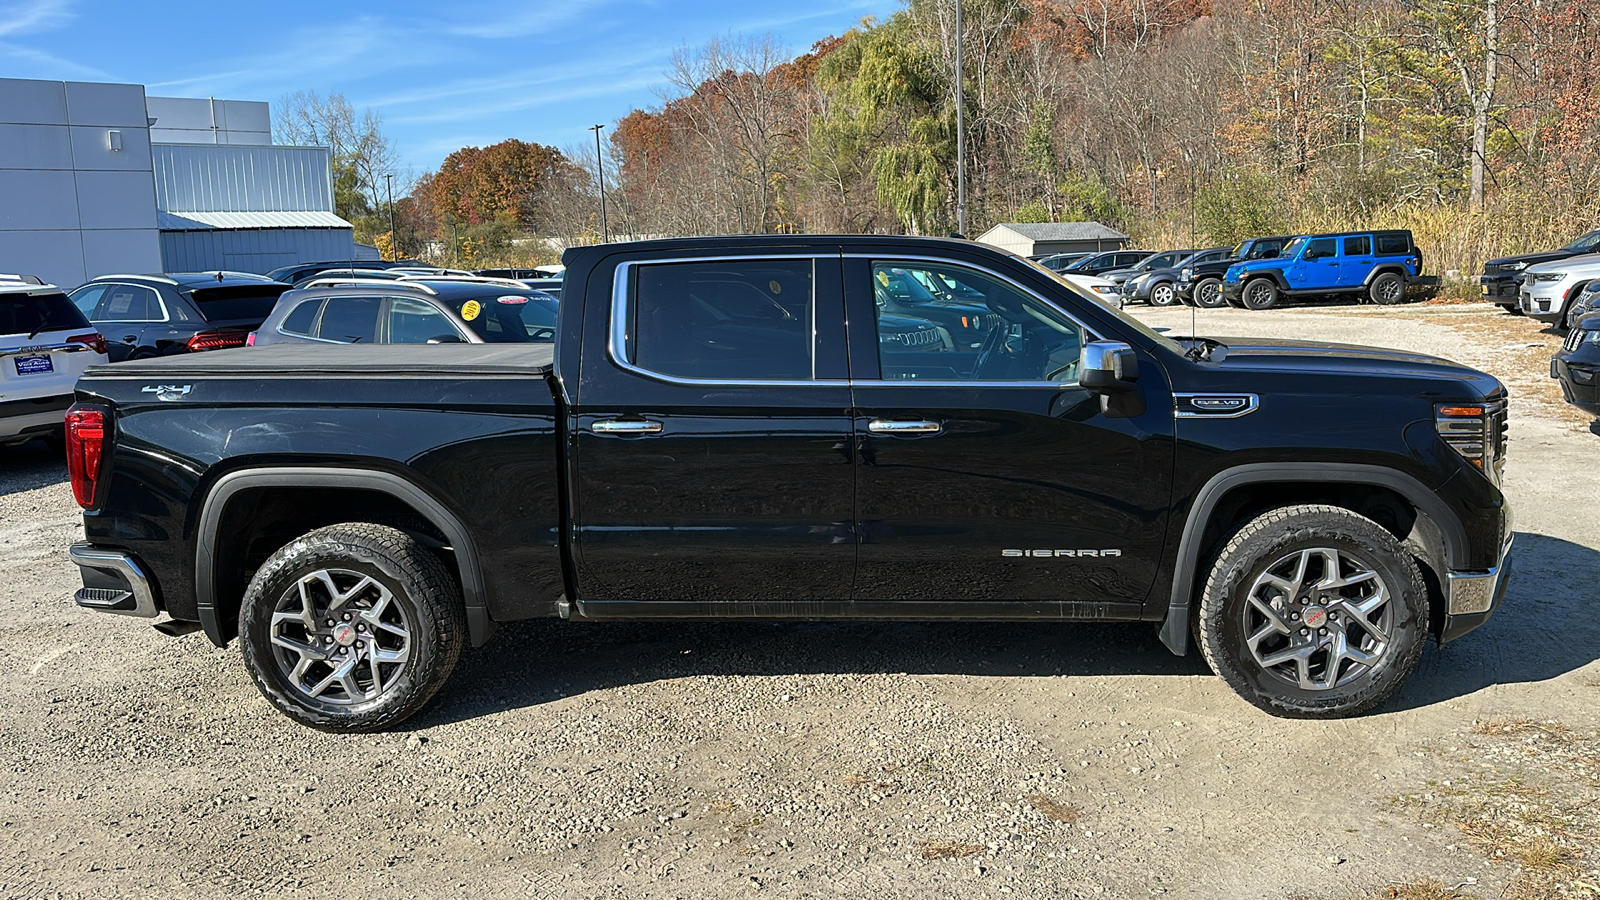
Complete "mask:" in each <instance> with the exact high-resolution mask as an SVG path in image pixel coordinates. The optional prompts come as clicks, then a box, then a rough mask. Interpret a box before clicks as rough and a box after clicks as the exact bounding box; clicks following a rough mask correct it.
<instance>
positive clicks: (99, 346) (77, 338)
mask: <svg viewBox="0 0 1600 900" xmlns="http://www.w3.org/2000/svg"><path fill="white" fill-rule="evenodd" d="M67 343H69V344H84V345H86V346H87V347H88V348H89V349H90V350H93V351H94V352H96V353H98V354H100V355H101V356H104V355H105V354H106V339H105V338H103V337H101V336H100V332H98V331H96V332H94V333H93V334H75V335H73V336H72V337H69V338H67Z"/></svg>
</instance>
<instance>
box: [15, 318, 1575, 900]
mask: <svg viewBox="0 0 1600 900" xmlns="http://www.w3.org/2000/svg"><path fill="white" fill-rule="evenodd" d="M1136 314H1138V315H1140V316H1141V317H1143V318H1145V319H1147V320H1148V321H1150V322H1151V323H1152V324H1154V325H1157V326H1161V327H1171V328H1173V329H1174V330H1175V331H1176V332H1180V333H1182V332H1187V330H1188V322H1189V317H1188V313H1187V311H1182V312H1179V311H1175V310H1148V309H1141V310H1136ZM1200 325H1201V330H1202V331H1203V332H1204V333H1210V334H1219V335H1226V334H1241V335H1242V334H1256V335H1268V336H1302V337H1311V338H1319V339H1326V340H1339V341H1349V342H1355V343H1372V344H1381V345H1387V346H1395V347H1405V348H1410V349H1417V350H1422V351H1426V352H1431V353H1437V354H1440V355H1443V356H1449V357H1452V358H1456V359H1459V360H1462V361H1464V362H1468V363H1470V364H1473V365H1477V366H1480V367H1483V368H1486V369H1487V370H1489V371H1491V372H1494V373H1496V374H1497V375H1499V376H1501V377H1502V378H1503V379H1505V380H1506V381H1507V382H1508V383H1509V384H1511V385H1512V387H1513V390H1514V392H1515V394H1514V397H1515V399H1514V401H1513V407H1512V409H1513V414H1512V423H1513V426H1512V431H1511V446H1510V451H1509V454H1510V460H1509V463H1508V465H1507V475H1506V481H1507V484H1508V489H1509V491H1510V493H1511V495H1512V497H1513V499H1514V502H1515V504H1516V507H1517V522H1518V528H1519V535H1518V539H1517V540H1518V544H1517V552H1518V560H1517V567H1518V571H1517V576H1516V578H1515V579H1514V580H1513V581H1512V583H1511V587H1510V591H1509V594H1508V597H1507V600H1506V605H1505V608H1504V609H1503V610H1502V611H1501V612H1500V614H1499V615H1498V616H1497V617H1496V618H1495V619H1494V620H1493V621H1492V622H1491V623H1490V624H1489V625H1488V626H1486V627H1485V628H1483V629H1481V630H1479V631H1478V632H1476V633H1474V634H1472V635H1469V636H1468V637H1466V638H1463V639H1462V640H1460V641H1458V642H1456V643H1454V644H1451V645H1450V646H1448V647H1445V648H1443V649H1440V648H1437V647H1430V648H1429V649H1428V650H1427V652H1426V653H1425V654H1424V656H1423V660H1422V664H1421V667H1420V669H1419V671H1418V672H1417V674H1416V675H1415V676H1414V677H1413V678H1412V679H1411V681H1410V682H1408V683H1407V685H1406V686H1405V688H1404V689H1403V690H1402V691H1401V692H1400V693H1399V694H1398V695H1397V696H1396V697H1395V698H1394V699H1392V700H1391V701H1389V702H1388V703H1387V704H1385V705H1384V706H1383V707H1382V708H1381V709H1380V710H1379V711H1378V712H1376V713H1374V714H1371V715H1368V716H1365V717H1363V718H1360V719H1356V720H1351V721H1340V722H1325V723H1318V722H1300V721H1285V720H1279V719H1273V718H1270V717H1267V716H1265V715H1263V714H1261V713H1260V712H1258V711H1256V710H1255V709H1254V708H1252V707H1250V706H1248V705H1247V704H1245V703H1244V702H1243V701H1241V700H1239V699H1237V698H1235V697H1234V696H1233V695H1232V694H1231V693H1229V692H1228V690H1227V689H1226V688H1225V687H1224V686H1223V684H1222V683H1221V681H1220V680H1218V679H1216V678H1214V677H1212V676H1211V675H1210V674H1209V673H1208V672H1207V671H1206V670H1205V667H1204V665H1203V663H1202V662H1201V661H1200V660H1199V658H1198V657H1197V656H1195V655H1191V656H1189V657H1188V658H1184V659H1179V658H1175V657H1173V656H1171V655H1170V654H1168V653H1167V652H1166V651H1165V650H1164V649H1163V648H1162V647H1161V645H1160V644H1159V643H1158V642H1157V640H1156V638H1155V634H1154V630H1153V629H1152V628H1150V627H1148V626H1140V625H1022V624H1011V625H991V624H947V623H942V624H922V625H918V624H893V625H889V624H877V623H868V624H833V623H829V624H800V625H772V624H759V623H727V624H660V623H650V624H640V625H622V624H613V625H600V624H589V625H579V624H573V623H563V622H528V623H519V624H514V625H511V626H507V627H503V628H502V629H501V631H500V633H499V634H498V635H497V636H496V639H495V640H494V641H493V642H492V643H491V644H490V645H489V646H488V647H485V648H483V649H481V650H478V651H473V652H470V653H469V654H468V655H467V656H466V657H465V658H464V659H463V663H462V665H461V667H460V668H459V669H458V670H457V672H456V675H455V677H454V678H453V679H452V680H451V682H450V684H449V685H448V686H447V687H446V688H445V691H444V693H443V694H441V696H440V697H438V698H437V699H436V700H435V701H434V703H433V705H432V706H431V707H430V708H429V709H428V710H427V711H425V712H424V713H423V714H422V715H420V716H418V717H417V718H416V719H414V720H412V722H410V723H408V726H407V730H405V731H403V732H400V733H394V734H385V735H375V736H356V737H340V736H331V735H325V734H320V733H317V732H312V731H307V730H304V729H301V728H298V727H295V726H293V725H292V724H290V723H289V722H288V721H287V720H286V719H284V718H282V717H281V716H279V715H277V714H275V713H274V712H273V711H272V710H271V709H270V708H269V707H268V706H267V704H266V702H265V701H264V700H262V699H261V697H260V696H259V695H258V694H257V693H256V692H255V690H254V688H253V687H252V686H251V684H250V682H249V679H248V677H247V676H246V675H245V673H244V670H243V668H242V666H241V664H240V662H239V660H238V656H237V653H236V651H231V650H228V651H225V650H217V649H214V648H212V647H211V646H210V645H209V644H208V643H207V642H206V641H205V639H204V638H203V637H201V636H199V635H190V636H187V637H184V638H176V639H174V638H168V637H165V636H162V635H160V634H158V633H157V632H155V631H153V630H152V629H150V628H149V627H147V626H146V625H145V624H143V623H141V622H139V621H137V620H131V619H123V618H118V617H111V616H104V615H98V614H93V613H89V612H85V611H81V610H79V609H77V608H76V607H74V606H73V605H72V603H71V600H70V595H71V592H72V590H73V589H74V588H75V587H76V573H75V570H74V569H73V567H72V566H71V565H70V564H69V563H67V562H66V560H65V556H64V549H65V547H66V545H67V544H68V543H70V542H71V541H72V540H73V539H75V537H76V535H78V534H80V533H81V527H80V525H79V520H78V517H77V516H76V515H75V512H74V510H75V507H74V505H73V503H72V498H71V493H70V490H69V489H68V487H67V486H66V484H65V483H64V478H65V473H64V470H63V469H64V467H63V466H61V465H60V464H59V463H58V462H56V460H55V459H54V458H53V457H52V456H51V455H50V454H48V453H47V452H46V451H45V450H44V449H43V448H42V447H39V448H37V449H35V448H31V447H30V448H23V449H17V450H9V451H0V571H3V572H4V574H5V577H6V580H7V581H8V582H9V583H10V584H11V585H12V589H11V590H10V591H8V592H7V593H6V594H5V595H4V596H3V598H0V610H3V612H4V615H3V616H0V705H3V707H4V708H5V709H7V710H9V715H8V716H7V718H6V719H5V722H4V725H3V726H0V897H6V898H12V897H29V898H31V897H36V896H37V897H48V896H66V897H78V896H84V897H104V896H159V897H189V896H196V897H232V896H238V895H255V894H273V895H279V896H288V897H300V896H304V897H313V896H316V897H326V896H352V895H356V894H382V895H384V896H390V897H413V896H415V897H439V896H457V895H460V896H472V897H485V896H488V897H498V896H506V897H535V898H554V897H628V898H640V897H649V898H653V897H662V898H667V897H702V896H724V895H735V896H746V895H749V896H755V895H770V896H781V897H851V898H859V897H862V896H866V895H869V894H875V895H878V896H884V897H926V896H950V895H960V896H963V897H1001V896H1013V897H1098V896H1105V897H1148V896H1152V895H1168V896H1175V897H1203V898H1214V897H1222V896H1227V897H1286V896H1297V897H1298V896H1309V897H1328V898H1338V897H1351V896H1361V897H1369V896H1375V895H1377V893H1378V892H1385V891H1389V890H1391V888H1389V887H1386V886H1390V885H1396V884H1401V883H1412V882H1417V881H1418V880H1421V879H1431V880H1434V881H1437V882H1439V883H1441V884H1443V885H1445V886H1447V887H1459V888H1460V890H1462V891H1463V892H1464V893H1465V894H1468V895H1471V896H1482V897H1491V896H1502V895H1504V894H1505V892H1507V891H1511V892H1513V894H1515V893H1516V892H1518V891H1524V888H1525V887H1526V884H1527V883H1528V882H1527V879H1526V878H1525V873H1524V871H1523V870H1524V869H1525V868H1526V867H1527V866H1528V865H1530V863H1528V861H1527V859H1525V858H1523V857H1519V856H1516V855H1515V854H1512V855H1510V856H1508V855H1507V854H1506V853H1504V852H1496V851H1494V850H1492V849H1491V848H1489V846H1488V845H1487V844H1485V843H1484V842H1482V841H1476V840H1467V839H1464V838H1463V836H1462V831H1463V828H1462V827H1461V825H1460V823H1459V822H1455V820H1453V819H1451V818H1450V809H1454V808H1455V807H1453V806H1452V807H1449V808H1445V807H1444V806H1441V805H1440V804H1443V803H1444V802H1445V801H1443V800H1441V801H1439V803H1438V804H1435V803H1433V802H1432V798H1437V797H1445V798H1446V799H1447V800H1449V802H1450V803H1456V802H1457V801H1458V800H1460V795H1459V793H1455V794H1452V793H1449V792H1441V791H1438V790H1437V789H1436V786H1437V785H1439V784H1441V783H1448V784H1453V785H1459V784H1467V783H1470V782H1469V779H1470V777H1471V776H1473V775H1474V773H1477V772H1478V769H1479V768H1480V766H1481V761H1480V756H1479V754H1476V753H1474V752H1470V750H1471V748H1474V747H1477V746H1479V745H1481V744H1483V743H1484V742H1487V741H1493V740H1502V738H1499V737H1496V736H1495V735H1498V734H1501V733H1502V732H1505V733H1512V732H1516V728H1517V727H1520V726H1513V725H1503V726H1502V725H1493V726H1488V727H1489V728H1490V730H1489V731H1485V728H1486V726H1485V724H1484V723H1515V722H1522V721H1524V720H1526V719H1529V718H1533V719H1537V720H1539V721H1541V722H1550V723H1557V724H1550V725H1545V726H1540V729H1541V730H1538V731H1537V732H1536V733H1537V735H1549V734H1552V733H1556V732H1555V731H1554V729H1560V733H1561V734H1566V735H1575V736H1579V737H1574V738H1573V739H1572V741H1587V740H1589V739H1588V738H1587V737H1581V736H1585V735H1592V734H1594V733H1595V732H1596V730H1597V728H1600V723H1597V722H1596V718H1597V710H1600V704H1597V703H1596V700H1597V699H1600V687H1597V684H1600V663H1597V661H1596V660H1597V659H1600V625H1597V618H1596V616H1595V615H1594V614H1593V606H1594V602H1595V599H1596V589H1595V585H1596V583H1600V502H1596V501H1600V487H1597V476H1596V475H1595V467H1594V460H1595V458H1596V457H1595V450H1596V448H1597V446H1600V444H1597V441H1600V437H1597V436H1596V434H1595V433H1593V432H1591V430H1590V426H1589V423H1588V421H1587V420H1586V419H1584V418H1583V417H1579V416H1575V415H1573V414H1572V413H1571V411H1570V410H1568V409H1567V408H1566V407H1565V406H1564V405H1562V404H1560V402H1559V395H1554V400H1552V394H1551V392H1550V390H1549V388H1550V385H1549V383H1548V379H1545V378H1544V375H1545V373H1547V371H1548V362H1547V360H1548V357H1549V354H1550V352H1551V351H1552V350H1553V349H1554V347H1555V345H1556V343H1557V338H1556V337H1555V336H1553V335H1551V334H1547V333H1541V332H1540V331H1539V329H1538V327H1537V326H1536V325H1535V323H1531V322H1529V321H1527V320H1524V319H1514V318H1511V317H1507V316H1504V315H1502V314H1500V313H1498V312H1497V311H1494V309H1493V308H1492V307H1480V306H1455V307H1444V308H1435V307H1402V308H1399V309H1367V308H1360V309H1349V308H1344V309H1330V308H1313V309H1295V310H1285V311H1279V312H1272V313H1250V312H1243V311H1237V310H1217V311H1203V312H1202V313H1201V314H1200ZM1530 345H1535V346H1530ZM1494 728H1500V729H1501V731H1498V732H1497V731H1493V729H1494ZM1506 729H1510V731H1506ZM1485 735H1488V736H1485ZM1572 741H1567V742H1565V743H1562V742H1555V743H1556V744H1559V746H1561V747H1563V748H1566V750H1567V751H1571V748H1573V747H1578V746H1582V747H1589V746H1594V745H1591V744H1588V743H1573V742H1572ZM1544 743H1551V742H1550V741H1545V742H1544ZM1516 746H1517V747H1521V746H1522V744H1517V745H1516ZM1528 746H1530V747H1535V748H1537V747H1538V746H1541V744H1540V742H1538V741H1532V742H1530V743H1528ZM1520 753H1521V750H1518V754H1520ZM1503 756H1504V754H1502V756H1501V757H1496V759H1501V758H1502V757H1503ZM1504 758H1507V759H1509V758H1516V759H1522V758H1523V756H1521V755H1517V754H1512V756H1510V757H1504ZM1531 758H1533V759H1534V760H1535V762H1534V763H1533V764H1532V768H1531V769H1529V774H1528V776H1527V777H1537V776H1538V775H1539V773H1540V771H1542V770H1541V768H1540V766H1539V764H1538V762H1537V760H1538V757H1531ZM1496 771H1497V772H1498V771H1499V770H1496ZM1566 771H1577V770H1573V769H1571V768H1570V767H1568V768H1566V769H1563V768H1561V767H1559V766H1557V767H1554V768H1549V769H1548V771H1547V772H1546V774H1549V773H1550V772H1566ZM1583 771H1584V772H1591V771H1592V770H1588V769H1586V770H1583ZM1480 774H1481V773H1480ZM1560 789H1561V790H1562V791H1565V792H1567V793H1566V794H1563V796H1565V797H1567V799H1570V800H1572V801H1573V802H1574V803H1580V802H1581V801H1585V800H1586V802H1587V803H1588V804H1589V806H1588V808H1589V809H1591V810H1592V809H1593V808H1594V805H1595V804H1596V803H1597V802H1600V787H1597V786H1596V781H1595V779H1594V778H1593V777H1589V776H1582V777H1580V776H1579V775H1573V776H1572V777H1570V778H1568V777H1564V776H1563V777H1562V779H1561V786H1560ZM1573 791H1576V792H1577V794H1576V795H1575V796H1568V795H1570V794H1571V792H1573ZM1418 797H1422V798H1424V800H1423V801H1418V799H1417V798H1418ZM1513 800H1515V798H1513ZM1507 802H1512V801H1507ZM1519 802H1520V801H1519ZM1580 805H1581V804H1580ZM1463 808H1464V807H1463ZM1473 809H1474V810H1477V812H1475V813H1474V814H1479V813H1481V812H1482V810H1481V809H1479V808H1478V807H1473ZM1451 822H1455V824H1454V825H1451V824H1449V823H1451ZM1588 833H1590V834H1592V833H1593V832H1592V831H1590V832H1588ZM1469 836H1470V835H1469ZM1569 843H1571V845H1572V847H1571V850H1570V854H1569V856H1567V857H1563V859H1567V860H1568V861H1570V862H1571V863H1572V867H1571V872H1572V879H1576V880H1577V881H1576V883H1584V882H1582V881H1581V878H1586V877H1593V876H1589V875H1587V874H1585V873H1586V872H1587V871H1589V869H1584V868H1583V864H1581V863H1580V861H1582V860H1585V859H1587V857H1585V856H1584V854H1585V853H1586V852H1589V850H1591V849H1592V848H1590V847H1589V846H1588V845H1587V844H1585V843H1583V841H1582V840H1575V842H1574V841H1569ZM1501 849H1503V844H1502V845H1501ZM1591 863H1592V861H1591ZM1590 868H1591V869H1592V865H1590ZM1566 871H1567V870H1565V869H1562V870H1559V871H1558V872H1557V874H1558V875H1560V876H1561V877H1566V875H1564V874H1562V873H1565V872H1566ZM1572 879H1569V880H1572ZM1558 882H1559V879H1556V881H1552V882H1551V883H1553V884H1554V883H1558ZM1542 883H1543V882H1541V884H1542ZM1463 885H1465V886H1463ZM1573 891H1574V893H1573V894H1572V895H1573V896H1588V895H1586V894H1583V893H1582V891H1581V890H1579V889H1576V888H1574V889H1573ZM1597 893H1600V890H1597ZM1522 895H1526V893H1525V891H1524V894H1522Z"/></svg>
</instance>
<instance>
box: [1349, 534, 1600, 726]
mask: <svg viewBox="0 0 1600 900" xmlns="http://www.w3.org/2000/svg"><path fill="white" fill-rule="evenodd" d="M1514 559H1515V563H1514V565H1513V571H1512V576H1511V583H1510V585H1509V586H1508V587H1507V588H1506V598H1505V602H1504V603H1503V604H1502V605H1501V607H1500V609H1499V610H1498V611H1497V612H1496V613H1495V614H1494V617H1493V618H1491V619H1490V620H1489V622H1488V624H1486V625H1484V626H1483V627H1482V628H1479V629H1478V630H1477V631H1474V632H1472V633H1471V634H1468V635H1467V636H1466V637H1463V638H1460V639H1459V640H1456V641H1452V642H1451V643H1449V644H1446V645H1444V646H1443V647H1437V646H1430V647H1429V648H1428V650H1427V652H1425V653H1423V655H1422V662H1421V664H1420V665H1419V666H1418V667H1417V671H1416V673H1415V674H1414V675H1412V676H1411V678H1410V680H1408V681H1407V682H1406V684H1405V685H1404V686H1403V687H1402V688H1401V689H1400V691H1399V692H1398V693H1397V694H1395V696H1394V697H1391V698H1390V699H1389V701H1388V702H1387V703H1385V704H1384V705H1383V706H1382V707H1380V709H1381V710H1399V709H1410V708H1415V707H1419V706H1427V705H1429V704H1433V703H1438V702H1441V701H1444V700H1449V699H1451V698H1454V697H1461V696H1465V695H1467V694H1471V693H1474V692H1476V691H1480V690H1482V689H1484V688H1486V687H1489V686H1490V685H1495V684H1517V683H1524V682H1536V681H1548V680H1550V679H1552V678H1556V677H1558V676H1560V675H1565V674H1566V673H1568V672H1571V671H1574V670H1576V669H1580V668H1582V667H1584V666H1586V665H1588V664H1589V663H1592V662H1594V661H1595V660H1596V659H1600V588H1596V585H1600V551H1596V550H1594V549H1593V548H1590V547H1585V546H1583V545H1581V544H1574V543H1572V542H1571V541H1565V540H1562V539H1561V538H1556V537H1550V536H1548V535H1543V534H1532V533H1529V532H1525V531H1519V532H1517V541H1516V549H1515V551H1514Z"/></svg>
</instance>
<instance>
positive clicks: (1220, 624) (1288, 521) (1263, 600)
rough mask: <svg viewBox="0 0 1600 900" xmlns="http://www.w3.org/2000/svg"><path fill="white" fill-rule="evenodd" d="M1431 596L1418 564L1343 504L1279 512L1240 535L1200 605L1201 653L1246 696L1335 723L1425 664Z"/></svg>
mask: <svg viewBox="0 0 1600 900" xmlns="http://www.w3.org/2000/svg"><path fill="white" fill-rule="evenodd" d="M1427 625H1428V600H1427V593H1426V588H1425V587H1424V585H1423V581H1422V573H1421V570H1420V569H1418V567H1417V563H1416V560H1414V559H1412V557H1411V555H1410V554H1409V553H1407V552H1406V551H1405V549H1404V548H1403V547H1401V546H1400V543H1399V542H1398V541H1397V540H1396V539H1395V537H1394V536H1393V535H1391V534H1390V533H1389V532H1387V531H1385V530H1384V529H1383V528H1382V527H1381V526H1379V525H1378V524H1377V523H1376V522H1373V521H1372V520H1371V519H1368V518H1366V517H1365V516H1361V515H1358V514H1356V513H1354V512H1351V511H1350V510H1348V509H1344V508H1342V507H1337V506H1321V505H1305V506H1289V507H1283V508H1280V509H1275V510H1271V511H1269V512H1266V513H1263V514H1262V515H1260V516H1258V517H1256V518H1255V519H1253V520H1251V521H1250V522H1248V523H1246V524H1245V525H1244V526H1243V527H1242V528H1240V529H1239V530H1238V531H1236V532H1234V534H1233V536H1232V537H1230V538H1229V539H1228V541H1227V543H1226V544H1225V545H1224V546H1223V548H1222V551H1221V552H1220V553H1219V554H1218V555H1217V557H1216V561H1215V563H1214V564H1213V565H1212V567H1211V573H1210V577H1209V578H1208V579H1207V580H1206V586H1205V591H1204V593H1203V594H1202V596H1201V598H1200V620H1199V627H1198V631H1199V638H1200V650H1201V653H1202V654H1204V656H1205V658H1206V662H1207V663H1209V664H1210V666H1211V668H1212V670H1213V671H1215V672H1216V673H1217V674H1218V675H1220V676H1221V677H1222V679H1223V681H1225V682H1227V684H1228V687H1230V688H1232V689H1233V691H1234V692H1235V693H1237V694H1238V695H1239V696H1240V697H1243V698H1244V699H1245V700H1246V701H1248V702H1250V703H1251V704H1253V705H1255V706H1256V707H1258V708H1260V709H1263V710H1265V711H1267V712H1269V713H1271V714H1273V715H1275V716H1283V717H1286V718H1301V719H1332V718H1343V717H1346V716H1354V715H1358V714H1360V713H1363V712H1366V711H1367V710H1369V709H1372V708H1373V707H1374V706H1377V705H1378V704H1379V703H1382V702H1383V701H1384V700H1385V699H1387V698H1388V697H1389V695H1391V694H1393V693H1394V692H1395V690H1396V689H1398V688H1399V687H1400V684H1401V683H1402V682H1404V681H1405V679H1406V677H1407V676H1409V675H1410V674H1411V672H1412V671H1413V670H1414V669H1416V666H1417V661H1418V660H1419V659H1420V658H1421V656H1422V644H1423V640H1424V638H1425V637H1426V636H1427Z"/></svg>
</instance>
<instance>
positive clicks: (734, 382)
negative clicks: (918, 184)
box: [606, 253, 851, 387]
mask: <svg viewBox="0 0 1600 900" xmlns="http://www.w3.org/2000/svg"><path fill="white" fill-rule="evenodd" d="M836 258H838V257H837V254H833V253H786V254H768V253H761V254H754V253H752V254H744V255H738V256H695V257H685V258H683V259H657V260H650V261H649V262H636V261H631V260H630V261H625V262H620V263H617V271H616V274H615V275H614V276H612V279H611V330H610V336H609V338H608V339H607V341H606V354H607V355H608V356H609V357H610V358H611V362H612V363H613V364H614V365H616V366H617V367H618V368H620V369H622V370H623V371H625V372H631V373H633V374H635V375H640V376H643V377H645V378H649V379H652V380H655V381H663V382H666V383H667V384H682V385H705V386H711V387H728V386H744V387H848V386H849V385H850V383H851V382H850V381H849V380H848V379H844V378H838V379H832V380H827V379H816V378H813V379H811V380H808V381H792V380H791V381H783V380H762V379H744V378H728V379H720V378H684V377H681V376H678V375H668V374H666V373H665V372H656V371H654V370H651V369H646V368H643V367H641V366H638V365H636V364H634V362H633V360H632V359H631V358H630V357H629V355H628V354H627V352H626V348H627V346H628V312H629V306H630V305H631V304H630V303H629V302H628V289H629V286H630V285H631V284H632V278H633V272H634V270H635V269H638V268H640V267H643V266H670V265H676V264H678V263H705V262H749V261H755V262H761V261H765V260H774V259H807V260H811V263H812V271H813V274H812V284H811V322H810V323H809V324H810V326H811V372H812V374H813V375H815V374H816V371H817V352H816V350H817V347H816V342H817V321H816V319H817V303H816V298H817V285H816V275H815V269H816V261H817V260H819V259H836Z"/></svg>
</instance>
